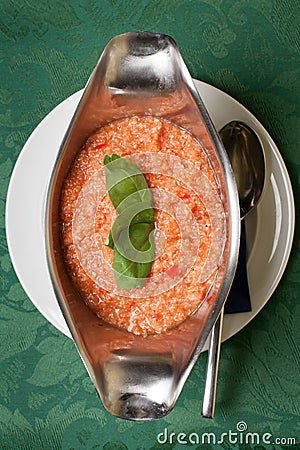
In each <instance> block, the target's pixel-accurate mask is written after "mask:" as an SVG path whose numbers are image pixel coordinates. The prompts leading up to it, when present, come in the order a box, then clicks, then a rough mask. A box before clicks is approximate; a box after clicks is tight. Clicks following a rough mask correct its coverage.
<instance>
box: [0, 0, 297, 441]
mask: <svg viewBox="0 0 300 450" xmlns="http://www.w3.org/2000/svg"><path fill="white" fill-rule="evenodd" d="M299 24H300V8H299V1H298V0H251V1H250V0H249V1H248V0H132V1H131V2H128V1H127V0H115V1H113V0H103V1H97V0H81V1H80V0H51V1H50V2H49V1H47V0H27V1H25V0H20V1H16V0H2V2H1V6H0V71H1V85H0V127H1V134H0V141H1V150H0V174H1V178H0V210H1V212H0V239H1V240H0V293H1V306H0V330H1V331H0V333H1V343H0V357H1V362H0V448H1V449H20V450H27V449H51V450H54V449H64V450H69V449H76V450H80V449H96V448H97V449H102V448H103V449H105V450H123V449H124V450H126V449H129V450H135V449H149V450H150V449H151V450H154V449H160V448H164V449H177V448H182V447H184V446H186V447H188V446H190V447H192V448H198V449H200V448H201V449H205V450H209V449H214V448H216V449H231V448H233V449H240V450H242V449H253V450H254V449H255V450H263V449H269V448H270V449H279V448H282V449H288V448H300V447H299V446H300V434H299V429H300V426H299V375H298V373H299V320H300V317H299V313H300V307H299V295H300V282H299V280H300V253H299V228H297V229H296V233H295V239H294V246H293V250H292V254H291V258H290V261H289V264H288V267H287V270H286V272H285V274H284V276H283V279H282V281H281V283H280V284H279V286H278V288H277V290H276V292H275V293H274V295H273V296H272V298H271V299H270V301H269V302H268V304H267V306H266V307H265V308H264V309H263V310H262V312H261V313H260V314H259V315H258V316H257V317H256V318H255V319H254V320H253V321H252V322H251V323H250V324H249V325H248V326H247V327H246V328H244V329H243V330H242V331H241V332H239V333H238V334H237V335H236V336H234V337H233V338H231V339H230V340H229V341H227V342H226V343H224V345H223V347H222V355H221V362H220V377H219V389H218V398H217V405H216V414H215V418H214V419H213V420H207V419H203V418H201V415H200V409H201V398H202V393H203V379H204V376H205V370H206V354H203V355H202V356H201V357H200V359H199V360H198V362H197V364H196V365H195V367H194V369H193V371H192V373H191V375H190V377H189V379H188V381H187V383H186V385H185V387H184V389H183V392H182V394H181V395H180V398H179V400H178V402H177V404H176V406H175V408H174V410H173V411H172V412H171V413H170V414H169V415H168V416H167V417H166V418H164V419H161V420H159V421H154V422H148V423H134V422H128V421H124V420H121V419H118V418H115V417H112V416H110V415H109V414H108V413H107V412H106V411H105V410H104V409H103V407H102V405H101V404H100V402H99V400H98V397H97V395H96V393H95V390H94V388H93V386H92V383H91V381H90V379H89V378H88V375H87V373H86V371H85V369H84V367H83V365H82V363H81V361H80V359H79V357H78V355H77V352H76V350H75V348H74V345H73V343H72V342H71V340H70V339H68V338H66V337H65V336H64V335H62V334H61V333H60V332H59V331H57V330H56V329H55V328H54V327H53V326H52V325H50V324H49V323H48V322H47V321H46V319H44V317H42V315H41V314H40V313H39V312H38V311H37V310H36V309H35V307H34V306H33V304H32V303H31V302H30V300H29V299H28V298H27V296H26V294H25V292H24V290H23V288H22V286H21V284H20V282H19V281H18V279H17V277H16V275H15V273H14V270H13V267H12V263H11V261H10V257H9V254H8V248H7V243H6V238H5V201H6V194H7V188H8V183H9V179H10V176H11V173H12V169H13V166H14V164H15V162H16V160H17V157H18V155H19V153H20V151H21V149H22V147H23V145H24V144H25V142H26V140H27V138H28V137H29V135H30V134H31V132H32V131H33V130H34V129H35V127H36V126H37V124H38V123H39V122H40V121H41V119H42V118H43V117H44V116H45V115H46V114H47V113H48V112H49V111H51V109H52V108H53V107H54V106H56V105H57V104H59V103H60V102H61V101H62V100H63V99H65V98H67V97H68V96H70V95H71V94H72V93H74V92H76V91H78V90H79V89H81V88H82V87H83V86H84V85H85V83H86V81H87V78H88V76H89V74H90V72H91V70H92V68H93V67H94V65H95V63H96V61H97V59H98V57H99V54H100V53H101V51H102V49H103V47H104V46H105V44H106V43H107V42H108V41H109V40H110V39H111V38H112V37H113V36H114V35H116V34H119V33H122V32H126V31H136V30H150V31H159V32H162V33H166V34H169V35H171V36H172V37H173V38H174V39H175V41H176V42H177V44H178V46H179V47H180V50H181V52H182V54H183V57H184V59H185V61H186V63H187V66H188V68H189V70H190V72H191V74H192V76H193V77H195V78H198V79H200V80H203V81H206V82H208V83H210V84H212V85H214V86H217V87H219V88H220V89H222V90H224V91H225V92H227V93H229V94H230V95H232V96H233V97H235V98H236V99H237V100H239V101H240V102H241V103H242V104H244V105H245V106H246V107H247V108H248V109H249V110H250V111H251V112H253V113H254V115H255V116H256V117H257V118H258V119H259V120H260V122H261V123H262V124H263V125H264V127H265V128H266V129H267V130H268V131H269V132H270V134H271V135H272V137H273V139H274V140H275V142H276V143H277V145H278V147H279V149H280V151H281V154H282V156H283V158H284V161H285V163H286V165H287V168H288V171H289V174H290V177H291V181H292V184H293V189H294V195H295V201H296V214H297V221H298V219H299V211H300V208H299V181H300V179H299V173H300V170H299V169H300V150H299V138H300V134H299V128H300V100H299V95H300V82H299V80H300V77H299V67H300V65H299V62H300V48H299V47H300V25H299ZM41 145H42V144H41ZM28 213H29V214H30V211H28ZM297 221H296V223H297ZM297 226H298V225H297ZM28 258H30V255H28ZM37 276H38V275H37ZM246 428H247V430H248V431H250V432H253V433H257V435H259V438H260V441H259V442H258V441H257V439H254V437H253V438H252V440H250V441H248V442H245V441H243V439H242V437H241V436H242V432H243V431H245V429H246ZM230 431H231V432H232V437H231V438H230V439H229V434H230ZM172 433H173V434H172ZM180 433H183V434H182V435H180ZM203 433H211V435H210V436H208V435H207V436H206V438H205V439H204V441H201V436H202V434H203ZM222 433H227V437H226V438H224V439H223V440H222V439H218V437H220V436H221V435H222ZM234 433H235V434H234ZM266 433H269V435H270V436H272V438H271V439H269V438H268V439H267V438H265V439H264V440H263V436H265V434H266ZM196 434H198V436H200V441H199V442H197V439H196ZM213 435H214V436H216V437H217V439H216V440H215V441H214V440H213ZM276 437H277V438H278V437H279V438H282V439H281V440H280V439H279V440H278V439H277V440H276V439H275V438H276ZM283 438H286V439H283ZM287 438H294V441H288V440H287ZM295 442H296V443H295Z"/></svg>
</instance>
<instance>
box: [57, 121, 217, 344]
mask: <svg viewBox="0 0 300 450" xmlns="http://www.w3.org/2000/svg"><path fill="white" fill-rule="evenodd" d="M107 154H117V155H119V156H120V157H124V158H126V159H128V160H130V161H132V162H134V163H135V164H137V166H138V167H139V169H140V170H141V171H142V173H143V174H144V176H145V179H146V182H147V184H148V187H149V189H150V190H151V193H152V206H153V208H154V211H155V231H154V242H155V260H154V262H153V264H152V267H151V271H150V273H149V275H148V277H147V278H146V281H145V283H144V284H143V286H141V287H139V288H135V289H128V290H125V289H119V288H118V286H117V284H116V282H115V279H114V273H113V268H112V260H113V250H112V249H111V248H109V247H107V246H106V245H105V244H104V242H105V240H106V238H107V236H108V233H109V231H110V229H111V226H112V224H113V222H114V221H115V219H116V216H117V213H116V211H115V208H114V207H113V205H112V203H111V200H110V198H109V195H108V192H107V188H106V184H105V176H104V170H103V158H104V156H105V155H107ZM61 219H62V243H63V249H64V256H65V262H66V265H67V268H68V272H69V274H70V276H71V278H72V280H73V282H74V283H75V285H76V288H77V289H78V291H79V292H80V294H81V296H82V298H83V300H84V301H85V303H86V304H87V305H88V306H89V307H90V308H91V309H92V310H93V311H94V312H95V313H96V314H97V315H98V316H99V317H100V318H101V319H103V320H104V321H105V322H108V323H109V324H112V325H114V326H117V327H120V328H122V329H125V330H127V331H129V332H132V333H134V334H139V335H143V336H146V335H148V334H155V333H162V332H164V331H166V330H168V329H170V328H172V327H174V326H176V325H178V324H180V323H181V322H183V321H184V320H185V319H186V318H187V317H188V316H190V315H191V314H192V313H193V312H195V311H196V310H197V308H198V307H199V306H200V305H201V304H202V302H203V301H208V298H209V291H210V289H211V287H212V285H213V283H214V280H215V275H216V272H217V270H218V268H219V264H220V260H221V256H222V252H223V249H224V241H225V234H226V233H225V229H226V228H225V225H226V221H225V212H224V208H223V203H222V201H221V198H220V186H219V183H218V180H217V179H216V176H215V173H214V171H213V169H212V166H211V164H210V161H209V158H208V156H207V152H206V151H205V149H204V148H203V146H202V145H201V143H200V142H199V141H198V140H197V139H196V138H195V137H194V136H193V135H192V134H191V133H189V132H188V131H187V130H185V129H183V128H180V127H178V126H177V125H175V124H174V123H172V122H169V121H167V120H164V119H161V118H158V117H153V116H134V117H128V118H125V119H120V120H116V121H114V122H111V123H109V124H107V125H105V126H103V127H102V128H101V129H99V130H98V131H97V132H96V133H94V134H93V135H92V136H91V137H90V138H89V139H88V140H87V142H86V143H85V145H84V146H83V147H82V148H81V149H80V151H79V152H78V154H77V156H76V159H75V161H74V163H73V165H72V168H71V170H70V171H69V174H68V176H67V178H66V180H65V182H64V187H63V191H62V201H61Z"/></svg>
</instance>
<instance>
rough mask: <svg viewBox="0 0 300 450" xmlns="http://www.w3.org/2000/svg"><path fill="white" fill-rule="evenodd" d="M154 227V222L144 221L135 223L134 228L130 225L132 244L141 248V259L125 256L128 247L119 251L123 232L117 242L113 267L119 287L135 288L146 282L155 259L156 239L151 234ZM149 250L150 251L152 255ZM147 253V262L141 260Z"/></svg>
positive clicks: (138, 248)
mask: <svg viewBox="0 0 300 450" xmlns="http://www.w3.org/2000/svg"><path fill="white" fill-rule="evenodd" d="M153 229H154V225H153V224H144V223H141V224H134V225H133V226H132V228H131V227H130V231H129V233H130V237H131V242H132V245H133V247H135V248H136V249H137V250H140V253H139V255H140V257H139V261H134V258H127V257H126V256H125V255H126V249H125V252H123V251H124V248H121V250H122V252H120V251H119V249H120V240H121V241H122V233H121V235H120V237H119V239H118V242H116V243H115V247H114V260H113V269H114V275H115V279H116V282H117V285H118V287H119V288H121V289H134V288H137V287H141V286H142V285H143V284H144V282H145V279H146V277H147V276H148V274H149V272H150V269H151V266H152V262H153V259H154V240H153V234H150V233H151V231H153ZM148 252H150V257H149V253H148ZM145 253H147V258H144V261H145V262H141V259H142V260H143V255H144V254H145ZM147 260H148V261H147Z"/></svg>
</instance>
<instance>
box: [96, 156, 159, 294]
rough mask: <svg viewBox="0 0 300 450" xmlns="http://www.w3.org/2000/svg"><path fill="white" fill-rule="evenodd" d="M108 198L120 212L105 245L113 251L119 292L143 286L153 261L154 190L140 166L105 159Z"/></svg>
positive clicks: (111, 157) (125, 160)
mask: <svg viewBox="0 0 300 450" xmlns="http://www.w3.org/2000/svg"><path fill="white" fill-rule="evenodd" d="M103 164H104V173H105V177H106V186H107V189H108V194H109V197H110V199H111V201H112V204H113V205H114V207H115V209H116V211H117V212H118V213H119V215H118V217H117V218H116V220H115V222H114V223H113V225H112V228H111V230H110V232H109V235H108V236H107V238H106V240H105V242H104V244H105V245H107V246H108V247H110V248H112V249H113V250H114V259H113V269H114V276H115V279H116V282H117V285H118V287H119V288H120V289H132V288H136V287H140V286H142V285H143V284H144V282H145V279H146V277H147V276H148V274H149V272H150V270H151V266H152V262H153V260H154V240H153V233H152V231H153V230H154V228H155V226H154V221H155V216H154V210H153V208H152V197H151V191H150V189H149V188H148V185H147V182H146V180H145V177H144V175H143V174H142V172H141V171H140V169H139V167H138V166H137V165H136V164H134V163H132V162H131V161H128V160H127V159H125V158H121V157H119V156H118V155H115V154H111V155H106V156H105V157H104V160H103Z"/></svg>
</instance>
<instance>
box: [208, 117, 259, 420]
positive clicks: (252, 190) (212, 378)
mask: <svg viewBox="0 0 300 450" xmlns="http://www.w3.org/2000/svg"><path fill="white" fill-rule="evenodd" d="M219 134H220V138H221V140H222V142H223V145H224V147H225V150H226V151H227V153H228V156H229V160H230V163H231V166H232V169H233V173H234V176H235V181H236V185H237V190H238V194H239V203H240V217H241V219H244V218H245V217H246V215H247V214H248V213H249V212H250V211H251V210H252V208H253V207H254V206H256V205H257V202H258V200H259V199H260V196H261V193H262V190H263V186H264V179H265V160H264V153H263V149H262V145H261V143H260V140H259V138H258V137H257V135H256V133H255V132H254V131H253V130H252V129H251V128H250V127H249V126H248V125H246V124H245V123H243V122H238V121H232V122H229V123H228V124H227V125H225V126H224V127H223V128H222V129H221V131H220V132H219ZM223 315H224V307H223V308H222V310H221V313H220V315H219V317H218V319H217V321H216V323H215V325H214V326H213V328H212V331H211V335H210V343H209V349H208V362H207V372H206V380H205V387H204V395H203V403H202V412H201V414H202V416H203V417H208V418H212V417H213V416H214V409H215V400H216V387H217V376H218V366H219V356H220V347H221V336H222V324H223Z"/></svg>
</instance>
